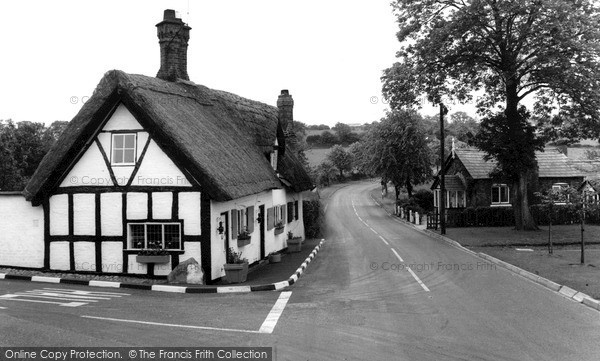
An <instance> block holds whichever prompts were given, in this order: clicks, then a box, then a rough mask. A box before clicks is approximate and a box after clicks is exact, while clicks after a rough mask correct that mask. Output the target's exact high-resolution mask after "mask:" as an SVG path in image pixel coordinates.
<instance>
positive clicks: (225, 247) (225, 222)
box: [221, 212, 229, 260]
mask: <svg viewBox="0 0 600 361" xmlns="http://www.w3.org/2000/svg"><path fill="white" fill-rule="evenodd" d="M221 220H222V222H223V237H222V239H223V252H225V260H227V250H228V249H229V212H224V213H221Z"/></svg>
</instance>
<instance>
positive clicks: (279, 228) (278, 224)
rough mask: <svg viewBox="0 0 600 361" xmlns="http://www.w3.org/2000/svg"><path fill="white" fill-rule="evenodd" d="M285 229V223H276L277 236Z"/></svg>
mask: <svg viewBox="0 0 600 361" xmlns="http://www.w3.org/2000/svg"><path fill="white" fill-rule="evenodd" d="M284 228H285V226H284V224H283V222H277V223H275V234H281V233H283V229H284Z"/></svg>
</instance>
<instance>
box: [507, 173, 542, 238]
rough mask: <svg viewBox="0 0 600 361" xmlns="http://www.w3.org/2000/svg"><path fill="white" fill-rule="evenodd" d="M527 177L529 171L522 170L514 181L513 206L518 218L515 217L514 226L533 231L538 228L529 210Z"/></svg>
mask: <svg viewBox="0 0 600 361" xmlns="http://www.w3.org/2000/svg"><path fill="white" fill-rule="evenodd" d="M528 178H529V172H527V171H522V172H521V173H520V174H519V179H518V180H517V182H516V183H517V185H518V186H517V188H516V192H517V203H516V204H514V205H513V207H515V217H517V215H518V218H515V226H516V229H518V230H524V231H535V230H538V229H539V228H538V226H537V224H536V223H535V220H534V219H533V216H532V215H531V212H530V211H529V196H528Z"/></svg>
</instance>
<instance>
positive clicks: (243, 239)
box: [237, 227, 252, 247]
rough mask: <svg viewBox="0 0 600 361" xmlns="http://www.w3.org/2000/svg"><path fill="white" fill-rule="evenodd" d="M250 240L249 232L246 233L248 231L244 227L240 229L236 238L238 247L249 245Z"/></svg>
mask: <svg viewBox="0 0 600 361" xmlns="http://www.w3.org/2000/svg"><path fill="white" fill-rule="evenodd" d="M251 238H252V237H251V236H250V232H248V229H247V228H246V227H244V228H242V230H241V231H240V233H239V234H238V236H237V241H238V247H243V246H245V245H248V244H250V239H251Z"/></svg>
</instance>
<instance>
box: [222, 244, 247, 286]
mask: <svg viewBox="0 0 600 361" xmlns="http://www.w3.org/2000/svg"><path fill="white" fill-rule="evenodd" d="M226 262H227V263H226V264H224V265H223V268H224V269H225V278H226V279H227V282H228V283H242V282H246V278H247V277H248V260H247V259H245V258H242V252H236V251H235V250H234V249H233V248H229V249H228V250H227V255H226Z"/></svg>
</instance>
